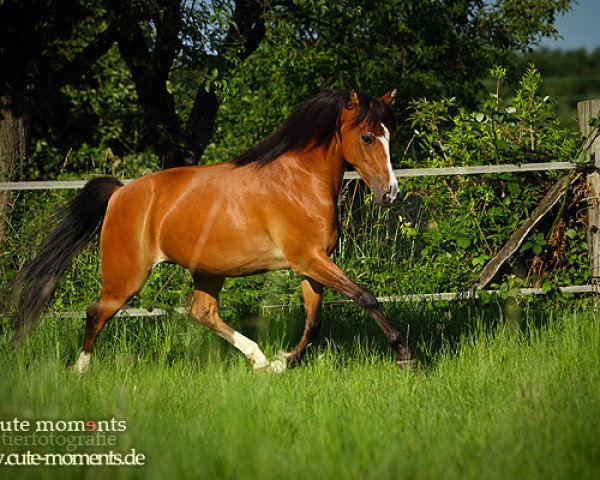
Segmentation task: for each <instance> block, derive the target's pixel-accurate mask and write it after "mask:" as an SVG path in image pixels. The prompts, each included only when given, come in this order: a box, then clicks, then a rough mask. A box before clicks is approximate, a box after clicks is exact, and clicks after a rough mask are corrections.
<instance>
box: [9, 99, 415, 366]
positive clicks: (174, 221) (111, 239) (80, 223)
mask: <svg viewBox="0 0 600 480" xmlns="http://www.w3.org/2000/svg"><path fill="white" fill-rule="evenodd" d="M395 93H396V91H395V90H393V91H390V92H388V93H386V94H385V95H384V96H383V97H381V98H378V97H375V96H372V95H369V94H368V93H366V92H363V91H358V90H355V89H352V90H340V91H326V92H323V93H320V94H318V95H316V96H315V97H313V98H311V99H309V100H308V101H306V102H304V103H303V104H301V105H300V106H298V107H297V108H296V109H295V110H294V112H293V113H292V114H291V116H290V117H289V118H288V119H287V120H286V121H285V122H284V123H283V125H282V126H281V127H279V129H278V130H276V131H275V132H274V133H273V134H271V135H270V136H269V137H267V138H266V139H265V140H263V141H262V142H260V143H259V144H257V145H255V146H254V147H252V148H250V150H248V151H247V152H245V153H243V154H242V155H240V156H239V157H237V158H235V159H234V160H232V161H229V162H223V163H218V164H213V165H206V166H193V167H179V168H172V169H169V170H163V171H160V172H156V173H151V174H148V175H145V176H142V177H140V178H138V179H136V180H134V181H132V182H130V183H128V184H127V185H123V184H122V183H121V182H120V181H119V180H117V179H115V178H112V177H100V178H95V179H92V180H91V181H89V182H88V183H87V184H86V185H85V186H84V188H83V189H82V190H81V192H80V193H79V194H78V195H76V196H75V198H74V199H73V200H72V201H71V203H70V204H69V205H68V206H67V207H66V208H65V209H64V210H63V211H62V214H61V215H59V218H61V219H60V221H59V223H58V225H57V226H56V228H55V229H54V230H53V231H52V232H51V233H50V234H49V236H48V237H47V239H46V240H45V242H44V243H42V245H41V246H40V248H39V249H38V253H37V254H36V256H35V257H34V258H33V259H32V260H30V261H29V263H27V264H26V265H25V266H24V267H23V269H22V270H21V271H20V272H19V274H18V275H17V277H16V279H15V285H16V291H17V293H16V294H15V295H16V298H17V300H16V301H17V302H18V304H17V313H16V315H17V318H16V322H15V337H14V338H15V341H16V342H17V343H19V341H20V339H22V338H24V337H25V335H26V334H27V333H29V332H30V331H31V330H32V328H33V327H34V326H35V324H36V323H37V320H38V318H39V316H40V315H41V312H42V309H43V306H44V303H45V301H46V299H47V298H48V297H49V296H50V295H51V293H52V292H53V291H54V288H55V286H56V284H57V282H58V280H59V278H60V276H61V275H62V274H63V272H64V271H65V269H66V268H67V267H68V265H69V264H70V263H71V260H72V259H73V257H74V256H75V255H76V254H78V253H79V252H80V251H81V249H82V248H83V247H84V246H85V245H86V244H87V243H88V242H90V241H91V240H92V239H93V238H94V236H95V235H96V234H97V233H98V232H100V257H101V272H102V287H101V292H100V296H99V298H98V300H97V301H96V302H95V303H94V304H93V305H91V306H90V307H89V308H88V309H87V312H86V322H85V337H84V342H83V349H82V351H81V353H80V355H79V358H78V360H77V362H76V363H75V365H74V366H73V368H74V369H75V370H76V371H79V372H83V371H84V370H85V369H86V367H87V366H88V364H89V362H90V354H91V352H92V348H93V346H94V342H95V340H96V336H97V335H98V333H99V332H100V331H101V329H102V327H103V326H104V324H105V323H106V321H107V320H109V319H110V318H111V317H113V316H114V315H115V314H116V313H117V312H118V311H119V310H120V309H121V308H122V306H123V305H124V304H125V303H126V302H127V301H128V300H129V299H130V298H131V297H132V296H134V295H135V294H136V293H137V292H138V291H139V290H140V289H141V288H142V286H143V284H144V282H145V280H146V279H147V277H148V275H149V273H150V271H151V269H152V268H153V267H154V266H155V265H157V264H158V263H161V262H172V263H176V264H179V265H182V266H183V267H185V268H187V269H188V270H189V271H190V272H191V274H192V277H193V281H194V292H193V298H192V306H191V312H190V313H191V316H192V317H193V318H194V319H195V320H197V321H198V322H199V323H200V324H202V325H204V326H205V327H208V328H209V329H210V330H212V331H214V332H215V333H216V334H217V335H219V336H220V337H222V338H224V339H225V340H226V341H227V342H229V343H230V344H232V345H233V346H234V347H236V348H237V349H239V350H240V351H241V352H242V353H243V354H244V355H245V356H246V357H247V358H248V360H249V361H250V362H251V363H252V366H253V367H254V368H255V369H267V370H270V371H275V372H280V371H282V370H284V369H285V368H286V367H287V366H295V365H297V364H298V363H299V362H300V361H301V360H302V358H303V357H304V355H305V352H306V349H307V346H308V345H309V344H310V343H311V342H312V341H313V340H314V338H315V337H316V335H317V333H318V331H319V326H320V324H321V298H322V295H323V288H324V287H328V288H332V289H334V290H335V291H337V292H339V293H340V294H342V295H345V296H346V297H348V298H350V299H351V300H353V301H354V302H356V303H357V304H358V305H359V306H361V307H362V308H364V309H366V310H367V311H368V312H369V313H370V314H371V316H372V317H373V319H374V320H375V322H376V323H377V325H378V326H379V327H380V328H381V330H382V331H383V334H384V335H385V338H386V340H387V342H388V343H389V344H390V346H391V347H392V348H393V349H394V350H395V352H396V354H397V362H398V364H399V365H401V366H405V367H411V366H413V365H414V363H415V360H414V359H413V356H412V354H411V352H410V350H409V348H408V347H407V345H406V343H405V342H404V340H403V339H402V336H401V334H400V333H399V332H398V331H397V330H396V329H395V328H394V327H393V326H392V325H391V324H390V323H389V322H388V320H387V319H386V318H385V316H384V315H383V314H382V312H381V310H380V308H379V305H378V302H377V300H376V298H375V297H374V296H373V295H372V294H371V293H369V292H368V291H367V290H365V289H364V288H362V287H360V286H359V285H357V284H356V283H355V282H353V281H352V280H350V278H348V276H347V275H346V274H345V273H344V272H343V271H342V270H341V269H340V268H339V267H338V266H336V265H335V264H334V263H333V262H332V260H331V259H330V258H329V256H330V254H331V253H332V251H333V249H334V247H335V245H336V242H337V240H338V235H339V223H338V195H339V193H340V188H341V185H342V177H343V172H344V167H345V162H347V163H349V164H350V165H352V166H353V167H354V169H355V170H356V171H357V172H358V174H359V175H360V177H361V178H362V180H363V181H364V182H365V183H366V184H367V185H368V186H369V187H370V188H371V190H372V192H373V195H374V200H375V201H376V202H377V203H378V204H379V205H381V206H389V205H391V204H392V202H393V201H394V199H395V197H396V195H397V193H398V182H397V180H396V177H395V175H394V173H393V170H392V165H391V161H390V141H391V140H392V139H393V136H394V132H395V122H394V117H393V114H392V111H391V108H390V105H391V104H392V102H393V99H394V96H395ZM284 268H291V269H292V270H294V271H295V272H296V273H298V274H299V275H300V276H301V278H302V280H301V290H302V296H303V300H304V305H305V309H306V324H305V329H304V333H303V335H302V337H301V339H300V341H299V342H298V344H297V345H296V346H295V347H294V348H293V349H292V350H291V352H289V353H287V354H285V355H284V356H283V357H282V358H279V359H275V360H273V361H269V360H268V359H267V358H266V356H265V355H264V353H263V352H262V351H261V350H260V348H259V347H258V345H257V344H256V343H255V342H254V341H252V340H251V339H249V338H246V337H245V336H243V335H242V334H240V333H239V332H237V331H235V330H234V329H232V328H231V327H230V326H229V325H227V324H225V323H224V322H223V321H222V320H221V318H220V317H219V313H218V310H217V299H218V295H219V291H220V290H221V287H222V286H223V282H224V279H225V278H226V277H235V276H246V275H252V274H256V273H259V272H265V271H270V270H278V269H284Z"/></svg>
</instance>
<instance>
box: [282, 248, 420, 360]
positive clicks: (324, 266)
mask: <svg viewBox="0 0 600 480" xmlns="http://www.w3.org/2000/svg"><path fill="white" fill-rule="evenodd" d="M294 267H295V268H294V269H295V270H296V271H298V272H299V273H301V274H302V275H305V276H307V277H309V278H311V279H312V280H314V281H315V282H317V283H319V284H321V285H324V286H326V287H329V288H332V289H334V290H335V291H337V292H338V293H341V294H342V295H345V296H346V297H348V298H350V299H351V300H353V301H354V302H355V303H357V304H358V305H360V306H361V307H362V308H364V309H365V310H367V311H368V312H369V313H370V314H371V316H372V317H373V319H374V320H375V322H376V323H377V325H378V326H379V328H380V329H381V331H382V332H383V334H384V336H385V338H386V340H387V342H388V343H389V344H390V346H391V347H392V349H394V351H395V352H396V361H397V363H398V365H400V366H401V367H403V368H414V367H415V366H416V360H415V359H414V357H413V355H412V353H411V351H410V349H409V348H408V345H406V343H405V342H404V340H403V338H402V335H401V334H400V332H398V330H396V329H395V328H394V327H393V326H392V325H391V324H390V323H389V322H388V320H387V319H386V318H385V316H384V315H383V313H382V312H381V309H380V308H379V302H378V301H377V299H376V298H375V297H374V296H373V295H372V294H371V293H370V292H368V291H367V290H365V289H364V288H362V287H361V286H359V285H357V284H356V283H355V282H353V281H352V280H350V278H348V276H347V275H346V273H344V271H343V270H342V269H341V268H339V267H338V266H337V265H336V264H335V263H333V262H332V261H331V259H330V258H329V257H328V256H327V255H325V254H321V255H316V256H314V257H311V258H310V259H304V260H303V261H300V262H298V263H297V264H295V265H294Z"/></svg>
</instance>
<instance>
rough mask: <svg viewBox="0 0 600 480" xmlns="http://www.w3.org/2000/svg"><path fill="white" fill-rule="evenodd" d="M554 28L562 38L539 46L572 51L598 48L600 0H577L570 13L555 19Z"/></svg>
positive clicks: (599, 40) (599, 45)
mask: <svg viewBox="0 0 600 480" xmlns="http://www.w3.org/2000/svg"><path fill="white" fill-rule="evenodd" d="M556 28H557V29H558V33H559V35H561V36H562V37H563V38H562V39H559V40H550V39H545V40H543V41H542V43H541V46H543V47H548V48H560V49H562V50H573V49H576V48H586V49H587V50H588V51H592V50H594V49H595V48H598V47H600V0H577V2H573V5H572V8H571V11H570V12H569V13H567V14H566V15H563V16H561V17H559V18H558V19H557V22H556Z"/></svg>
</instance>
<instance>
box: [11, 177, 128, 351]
mask: <svg viewBox="0 0 600 480" xmlns="http://www.w3.org/2000/svg"><path fill="white" fill-rule="evenodd" d="M122 185H123V184H122V183H121V182H120V181H119V180H117V179H116V178H112V177H99V178H95V179H93V180H90V181H89V182H88V183H87V184H86V185H85V186H84V187H83V189H82V190H81V192H79V193H78V194H77V196H76V197H75V198H74V199H73V200H72V201H71V202H70V203H69V204H68V205H66V206H65V207H63V208H61V209H60V210H59V211H58V212H57V214H56V220H57V221H58V225H57V226H56V228H55V229H54V230H53V231H52V232H51V233H50V234H49V235H48V237H47V238H46V240H45V241H44V242H43V243H42V244H41V245H40V246H39V248H38V250H37V253H36V255H35V257H33V259H31V260H30V261H29V262H27V263H26V264H25V266H24V267H23V268H22V269H21V271H20V272H19V273H18V274H17V276H16V277H15V279H14V281H13V283H12V286H11V290H12V306H13V308H15V309H16V321H15V336H14V341H15V343H17V344H18V343H20V341H21V340H22V339H23V338H25V337H26V336H27V335H28V334H29V333H30V332H31V331H32V330H33V329H34V328H35V326H36V324H37V322H38V320H39V317H40V315H41V313H42V310H43V307H44V303H45V301H46V299H47V298H48V297H49V296H50V295H51V294H52V293H53V292H54V289H55V287H56V284H57V283H58V280H59V279H60V277H61V276H62V274H63V273H64V271H65V270H66V269H67V267H68V266H69V265H70V264H71V261H72V260H73V257H75V256H76V255H77V254H78V253H79V252H80V251H81V250H82V249H83V247H85V246H86V245H87V244H88V243H89V242H90V241H91V240H92V238H94V236H95V235H96V233H97V232H98V231H99V229H100V226H101V225H102V221H103V219H104V214H105V213H106V208H107V206H108V200H109V199H110V197H111V195H112V194H113V193H114V192H115V190H116V189H117V188H118V187H120V186H122Z"/></svg>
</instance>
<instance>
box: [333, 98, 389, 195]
mask: <svg viewBox="0 0 600 480" xmlns="http://www.w3.org/2000/svg"><path fill="white" fill-rule="evenodd" d="M395 95H396V90H392V91H390V92H388V93H386V94H385V95H384V96H383V97H381V98H376V97H371V96H367V95H364V94H359V93H358V92H357V91H356V90H351V91H350V99H349V101H348V103H347V104H346V106H345V108H344V109H343V111H342V113H341V116H340V132H341V143H342V154H343V156H344V159H345V160H346V161H347V162H348V163H349V164H351V165H352V166H353V167H354V168H355V170H356V171H357V172H358V174H359V175H360V177H361V178H362V179H363V180H364V182H365V183H366V184H367V185H368V186H369V188H371V190H372V191H373V194H374V195H375V201H376V202H377V204H378V205H385V206H389V205H391V204H392V203H393V202H394V200H395V199H396V195H397V194H398V181H397V180H396V176H395V175H394V172H393V170H392V163H391V159H390V141H391V140H392V137H393V136H394V134H395V131H394V130H395V128H394V120H393V115H392V112H391V109H390V105H391V104H392V103H393V101H394V96H395Z"/></svg>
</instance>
